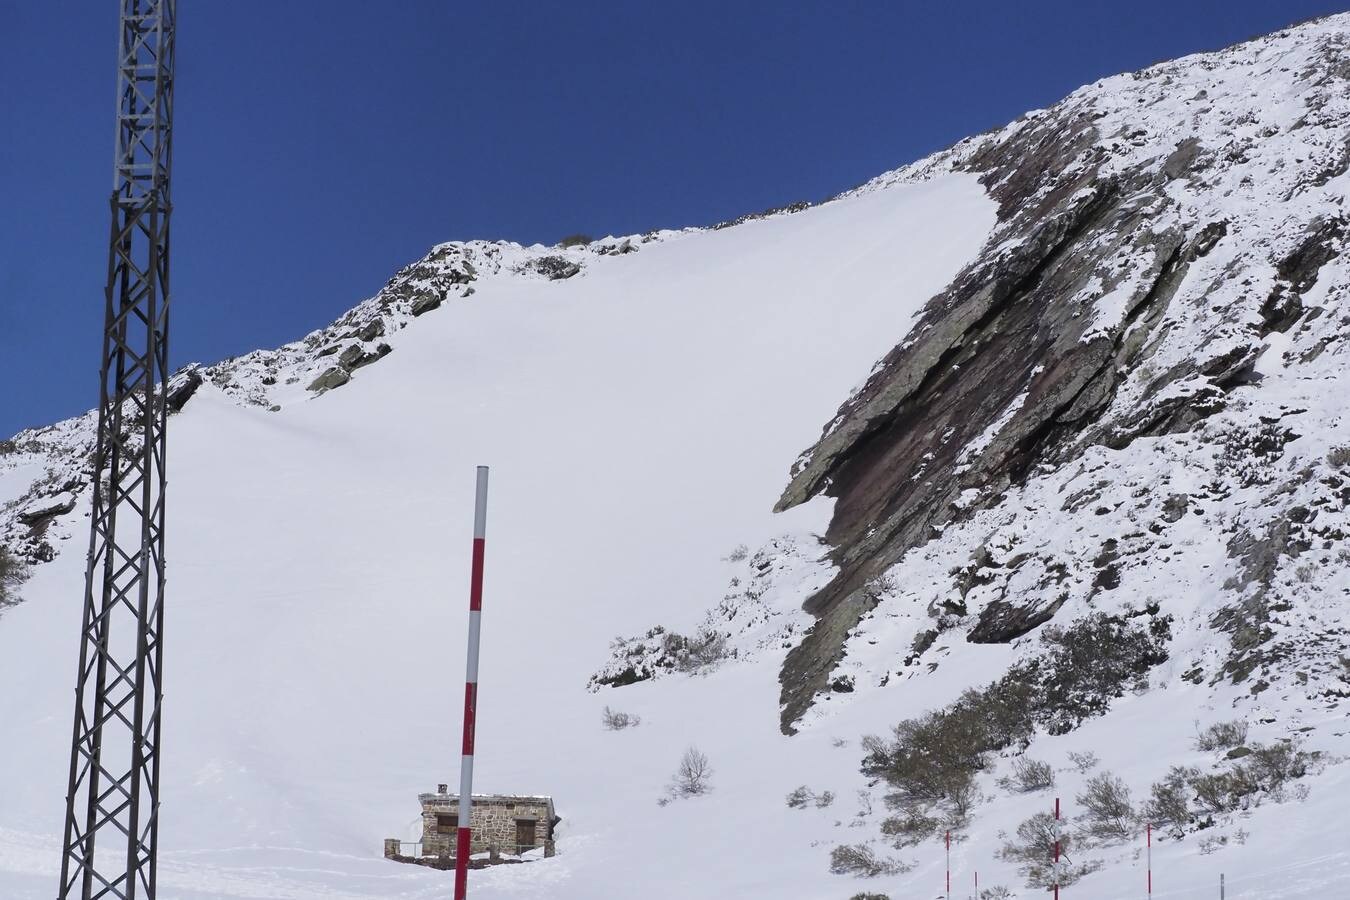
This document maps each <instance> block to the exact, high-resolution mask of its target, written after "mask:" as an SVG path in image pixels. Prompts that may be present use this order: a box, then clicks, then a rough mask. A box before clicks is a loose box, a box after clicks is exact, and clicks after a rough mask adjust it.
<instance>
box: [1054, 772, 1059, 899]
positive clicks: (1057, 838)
mask: <svg viewBox="0 0 1350 900" xmlns="http://www.w3.org/2000/svg"><path fill="white" fill-rule="evenodd" d="M1055 900H1059V798H1058V797H1056V798H1055Z"/></svg>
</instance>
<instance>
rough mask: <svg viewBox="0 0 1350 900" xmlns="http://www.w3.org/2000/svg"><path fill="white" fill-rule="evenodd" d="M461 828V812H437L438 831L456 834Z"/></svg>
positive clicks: (439, 832)
mask: <svg viewBox="0 0 1350 900" xmlns="http://www.w3.org/2000/svg"><path fill="white" fill-rule="evenodd" d="M458 830H459V814H458V813H455V814H452V815H446V814H444V813H437V815H436V832H437V833H438V834H454V833H455V832H456V831H458Z"/></svg>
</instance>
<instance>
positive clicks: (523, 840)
mask: <svg viewBox="0 0 1350 900" xmlns="http://www.w3.org/2000/svg"><path fill="white" fill-rule="evenodd" d="M537 824H538V823H536V822H535V820H534V819H516V852H517V853H524V852H525V851H526V850H529V849H531V848H532V847H534V846H535V826H536V825H537Z"/></svg>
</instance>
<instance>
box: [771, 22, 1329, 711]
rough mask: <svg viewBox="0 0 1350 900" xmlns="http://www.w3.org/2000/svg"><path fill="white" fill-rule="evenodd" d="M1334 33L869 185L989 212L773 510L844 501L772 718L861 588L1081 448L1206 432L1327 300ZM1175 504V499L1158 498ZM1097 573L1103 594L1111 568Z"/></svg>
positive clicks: (1026, 612) (1177, 509)
mask: <svg viewBox="0 0 1350 900" xmlns="http://www.w3.org/2000/svg"><path fill="white" fill-rule="evenodd" d="M1347 28H1350V23H1347V22H1346V21H1344V20H1343V19H1342V18H1339V17H1338V18H1336V19H1332V20H1326V21H1324V22H1320V23H1311V24H1309V25H1305V26H1302V27H1300V28H1299V29H1295V30H1291V31H1288V32H1281V33H1280V34H1277V35H1273V36H1271V37H1268V38H1263V39H1260V40H1258V41H1254V42H1251V43H1249V44H1245V45H1241V46H1238V47H1235V48H1231V49H1229V50H1225V51H1221V52H1219V53H1214V54H1206V55H1201V56H1196V57H1189V58H1186V59H1183V60H1179V61H1176V62H1171V63H1165V64H1162V65H1159V66H1155V67H1153V68H1151V69H1148V70H1145V71H1143V72H1138V73H1135V74H1132V75H1126V76H1119V77H1116V78H1111V79H1106V80H1104V81H1102V82H1098V83H1097V84H1094V85H1091V86H1089V87H1086V88H1083V89H1081V90H1079V91H1077V92H1075V93H1074V94H1073V95H1071V96H1070V97H1069V98H1067V99H1066V100H1064V101H1063V102H1061V103H1060V104H1058V105H1056V106H1054V107H1053V108H1051V109H1049V110H1045V111H1039V112H1035V113H1030V114H1028V115H1027V116H1024V117H1023V118H1022V119H1019V120H1018V121H1016V122H1014V123H1012V124H1011V125H1009V126H1008V127H1006V128H1004V129H1002V130H1001V131H999V132H996V133H994V134H992V135H989V136H985V137H982V138H977V139H969V140H967V141H964V142H962V143H961V144H959V145H957V146H956V147H955V148H953V149H951V150H949V151H946V152H945V153H942V154H938V155H937V156H935V157H932V158H930V159H928V160H924V161H922V162H920V163H917V164H915V165H914V166H911V167H908V168H907V169H903V170H900V171H899V172H898V173H895V174H893V175H891V176H885V177H883V178H882V179H879V180H878V181H877V182H875V183H873V184H872V185H869V186H865V187H864V188H861V189H860V190H864V191H865V190H869V189H876V188H877V187H879V186H884V185H885V184H890V183H895V182H897V181H913V180H923V179H926V178H929V177H932V176H934V175H938V174H941V173H945V172H951V171H960V172H974V173H978V174H979V175H980V176H981V179H982V181H983V183H984V184H985V186H986V188H987V190H988V191H989V193H990V195H991V196H992V197H993V198H994V199H995V200H996V201H997V202H998V204H999V225H998V227H997V228H996V230H995V232H994V233H993V235H992V236H991V238H990V240H989V242H988V244H987V245H986V247H985V249H984V251H983V252H982V253H981V255H980V256H979V258H978V259H976V260H975V261H974V262H973V263H972V264H971V265H970V266H968V267H967V268H966V269H965V270H964V271H963V272H962V273H961V274H960V275H959V276H958V277H957V278H956V279H955V280H954V281H953V283H952V284H951V285H950V286H949V287H948V289H947V290H945V291H944V292H943V293H941V294H939V295H938V296H936V297H934V298H932V299H931V300H930V301H929V303H928V305H927V307H926V308H925V310H924V312H923V314H922V316H921V318H920V319H919V321H918V322H917V323H916V325H915V326H914V328H913V329H912V331H911V333H910V335H909V337H908V338H907V339H906V340H905V342H904V343H903V344H901V345H900V346H898V347H896V348H895V349H894V350H893V351H892V352H891V353H890V354H889V355H888V356H887V357H886V358H885V359H884V360H882V361H881V363H880V364H879V365H878V366H877V368H876V369H875V370H874V372H873V375H872V376H871V378H870V379H869V380H868V381H867V383H866V384H865V385H864V386H863V387H862V388H861V389H860V390H859V391H858V393H857V394H856V395H854V396H853V397H851V398H850V399H849V400H848V401H847V402H846V403H845V404H844V406H843V407H842V408H841V409H840V411H839V413H838V415H837V416H836V418H835V419H834V420H833V421H832V422H830V423H829V425H828V426H827V427H826V429H825V432H824V434H823V436H822V437H821V439H820V441H819V442H818V443H817V444H816V445H815V446H814V447H812V448H810V449H809V450H808V451H806V453H804V454H803V456H802V457H801V459H800V460H799V461H798V463H797V464H796V466H795V467H794V468H793V471H792V477H791V481H790V483H789V485H788V487H787V489H786V491H785V492H784V494H783V497H782V499H781V501H780V503H779V507H780V508H786V507H790V506H793V505H795V504H797V503H800V502H802V501H804V500H806V499H808V498H810V497H812V496H814V495H816V494H819V493H825V494H827V495H829V496H831V497H835V498H837V501H838V502H837V504H836V506H835V512H834V518H833V521H832V522H831V524H830V527H829V531H828V533H827V535H826V537H827V540H828V541H829V543H830V544H832V545H833V547H834V551H833V558H834V559H835V561H836V562H837V563H838V565H839V571H838V575H837V577H836V578H835V579H834V581H833V582H832V583H831V584H829V585H828V586H827V587H826V588H825V589H823V590H821V591H820V592H818V593H817V594H815V595H814V596H813V597H812V598H811V599H810V601H808V603H807V605H806V608H807V610H808V611H809V612H811V613H813V614H815V615H816V616H817V617H818V622H817V624H816V626H815V627H814V629H813V630H812V631H811V633H810V634H809V635H808V637H807V638H806V639H805V640H804V641H803V642H802V643H801V644H800V645H799V646H797V647H796V648H795V649H793V650H792V651H791V653H790V654H789V656H788V659H787V661H786V663H785V665H784V669H783V672H782V679H781V680H782V703H783V724H784V727H785V729H788V730H790V729H791V727H792V723H793V722H795V721H796V720H797V719H798V718H799V717H800V716H801V715H802V713H803V712H804V711H805V710H806V709H807V708H808V707H809V705H810V704H811V702H812V698H813V697H814V696H815V695H816V694H817V693H818V692H822V691H825V690H827V689H828V686H829V684H830V682H831V680H832V673H833V672H834V669H835V667H836V665H837V664H838V662H839V660H840V659H841V657H842V656H843V654H844V651H845V645H846V643H847V640H848V637H849V635H850V633H851V631H852V630H853V629H854V627H855V626H856V625H857V624H858V622H859V621H860V619H861V618H862V617H863V616H864V615H866V614H867V613H868V612H869V611H870V610H871V609H872V608H873V606H874V605H875V603H874V602H873V601H872V600H871V599H869V595H868V592H867V590H866V589H865V588H866V585H867V584H868V583H869V581H871V580H872V579H874V578H876V577H877V576H878V575H880V574H881V573H882V572H884V571H886V570H888V569H890V568H891V567H892V566H895V565H896V564H897V563H898V562H900V561H901V560H902V559H904V558H905V556H906V554H908V553H910V552H911V551H914V550H915V549H916V548H919V547H922V546H923V545H924V544H926V543H927V542H929V541H930V540H932V539H934V538H935V537H937V536H938V535H942V534H944V532H945V531H946V529H948V528H950V527H951V526H953V525H954V524H959V523H961V522H964V521H967V520H969V519H970V518H971V517H972V516H974V515H975V514H976V513H977V512H978V511H980V510H982V509H988V508H990V507H993V506H995V505H997V504H999V503H1000V502H1002V500H1003V499H1004V498H1005V496H1006V494H1007V492H1008V491H1009V490H1010V489H1014V488H1020V487H1021V486H1022V485H1024V484H1026V483H1027V481H1028V480H1029V479H1031V478H1034V477H1035V476H1036V475H1037V474H1038V473H1039V472H1041V471H1044V470H1048V469H1053V468H1061V467H1063V466H1065V465H1066V464H1067V463H1069V462H1071V461H1073V460H1076V459H1079V458H1081V456H1082V455H1083V453H1084V452H1085V450H1086V449H1087V448H1089V447H1106V448H1113V449H1117V450H1119V449H1123V448H1126V447H1129V446H1130V445H1131V444H1132V443H1133V442H1135V441H1137V440H1139V439H1141V438H1146V437H1156V436H1160V435H1169V434H1177V433H1182V432H1186V431H1189V430H1192V429H1195V428H1197V427H1198V426H1199V425H1200V424H1201V423H1204V422H1205V421H1206V420H1209V419H1210V418H1211V417H1213V416H1215V415H1216V414H1218V413H1219V412H1221V411H1222V410H1224V409H1225V408H1226V407H1228V406H1229V405H1230V403H1232V402H1233V399H1234V392H1235V391H1239V390H1242V391H1245V392H1247V393H1250V392H1251V390H1252V389H1251V387H1250V385H1252V383H1253V382H1255V381H1257V380H1259V375H1258V373H1256V372H1255V371H1254V365H1255V363H1256V361H1257V359H1258V357H1260V355H1261V354H1262V353H1263V352H1264V351H1265V350H1266V348H1267V338H1268V336H1269V335H1271V334H1272V332H1288V333H1290V334H1295V333H1299V328H1300V326H1301V325H1302V324H1303V323H1305V322H1307V321H1308V320H1309V318H1310V317H1311V314H1310V313H1309V308H1310V306H1317V307H1325V306H1327V303H1326V301H1325V299H1319V300H1318V301H1317V302H1316V303H1312V304H1310V303H1309V302H1308V299H1307V298H1308V297H1309V296H1310V295H1311V294H1313V293H1317V294H1318V295H1319V297H1321V298H1325V297H1326V295H1327V292H1328V288H1329V287H1331V285H1329V284H1328V283H1327V280H1326V279H1325V277H1322V276H1321V275H1320V273H1323V272H1324V270H1325V268H1326V266H1327V265H1328V263H1330V262H1331V261H1332V260H1334V259H1336V257H1337V256H1338V254H1339V253H1340V252H1341V249H1342V247H1343V243H1344V238H1345V230H1346V229H1345V222H1346V217H1345V216H1344V215H1343V214H1341V212H1340V209H1341V207H1342V205H1343V201H1344V194H1345V187H1346V179H1345V177H1344V174H1345V172H1346V168H1347V165H1348V164H1350V151H1347V149H1346V148H1347V146H1348V144H1347V137H1348V136H1350V127H1347V125H1346V124H1345V123H1346V121H1347V119H1346V115H1347V113H1350V102H1347V99H1346V98H1347V93H1348V92H1350V83H1347V80H1346V79H1347V73H1348V72H1350V50H1347V33H1346V30H1347ZM1344 281H1345V279H1342V280H1339V281H1337V282H1336V283H1335V284H1334V289H1335V290H1336V291H1337V292H1339V291H1340V290H1341V289H1342V288H1343V287H1344ZM1315 289H1316V290H1315ZM1316 313H1317V314H1318V315H1340V316H1343V315H1344V313H1345V311H1344V310H1343V309H1342V310H1340V311H1338V312H1337V313H1332V312H1331V310H1330V309H1323V308H1319V309H1317V310H1316ZM1324 325H1325V323H1324ZM1339 337H1340V334H1339V333H1338V332H1337V330H1336V329H1334V328H1331V329H1327V330H1326V332H1325V333H1319V336H1318V337H1316V339H1315V340H1314V341H1313V343H1311V344H1308V346H1307V349H1306V351H1305V352H1306V353H1309V354H1320V353H1321V352H1322V351H1323V349H1325V348H1327V347H1329V346H1335V347H1337V348H1338V349H1339V343H1338V342H1339ZM1296 340H1297V339H1296ZM1309 340H1313V339H1312V338H1309ZM1243 398H1244V399H1243V402H1244V403H1246V402H1248V401H1247V400H1246V396H1245V393H1244V394H1243ZM1276 415H1277V416H1278V415H1279V413H1276ZM1250 417H1251V416H1250V414H1249V416H1248V418H1250ZM1184 514H1185V500H1184V499H1183V500H1182V503H1181V505H1180V506H1178V505H1177V504H1176V502H1175V501H1173V502H1172V505H1171V506H1170V507H1169V510H1168V512H1167V513H1166V515H1167V516H1170V517H1171V518H1170V519H1168V521H1176V520H1177V519H1179V518H1180V517H1181V516H1182V515H1184ZM1069 565H1071V566H1074V565H1076V566H1086V565H1088V562H1087V561H1085V560H1076V561H1070V562H1069ZM1110 566H1111V568H1110V569H1108V568H1107V566H1106V565H1105V564H1104V565H1103V566H1101V567H1098V571H1097V572H1096V573H1094V575H1095V578H1096V580H1097V584H1096V590H1097V591H1101V590H1110V589H1111V587H1113V586H1114V585H1113V581H1114V583H1118V570H1117V569H1116V567H1115V564H1114V563H1110ZM897 572H901V573H902V572H903V567H901V569H899V570H897ZM1103 573H1105V574H1103ZM900 578H901V580H902V581H903V578H904V576H903V574H900ZM1046 584H1047V585H1049V584H1050V583H1049V582H1046ZM1054 596H1055V591H1054V590H1053V588H1052V587H1050V586H1047V587H1046V588H1045V593H1044V595H1043V596H1040V597H1038V598H1036V599H1034V600H1033V599H1031V598H1029V597H1026V596H1023V597H1012V596H1010V597H1008V598H1006V599H999V600H997V601H995V602H991V603H989V604H988V605H987V606H986V607H985V609H984V610H982V611H979V612H978V618H977V621H976V624H975V625H974V626H973V628H972V630H971V631H970V632H969V635H968V639H969V640H971V641H977V642H978V641H1006V640H1010V639H1012V638H1015V637H1017V636H1020V635H1021V634H1024V633H1026V632H1027V631H1028V630H1030V629H1031V628H1034V627H1035V626H1036V625H1039V624H1040V623H1042V622H1044V621H1046V620H1048V619H1049V618H1050V617H1051V616H1053V615H1054V612H1055V610H1056V609H1058V608H1059V605H1058V604H1057V603H1055V602H1053V600H1054Z"/></svg>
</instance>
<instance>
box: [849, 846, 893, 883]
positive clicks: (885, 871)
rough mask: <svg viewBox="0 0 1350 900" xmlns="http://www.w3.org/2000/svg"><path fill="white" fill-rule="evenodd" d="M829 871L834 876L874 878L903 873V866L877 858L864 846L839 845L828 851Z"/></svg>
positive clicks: (887, 859)
mask: <svg viewBox="0 0 1350 900" xmlns="http://www.w3.org/2000/svg"><path fill="white" fill-rule="evenodd" d="M830 871H831V872H833V873H834V874H835V875H858V876H860V877H862V878H876V877H877V876H878V875H898V874H899V873H901V872H903V871H905V866H904V865H903V864H902V863H900V862H899V861H898V860H894V859H889V858H886V859H883V858H882V857H879V856H877V855H876V853H875V852H874V851H873V850H872V848H871V847H869V846H867V845H866V844H840V845H839V846H838V847H835V848H834V849H833V850H831V851H830Z"/></svg>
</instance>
